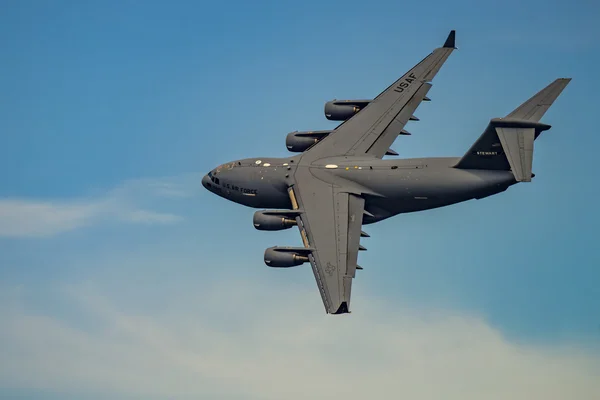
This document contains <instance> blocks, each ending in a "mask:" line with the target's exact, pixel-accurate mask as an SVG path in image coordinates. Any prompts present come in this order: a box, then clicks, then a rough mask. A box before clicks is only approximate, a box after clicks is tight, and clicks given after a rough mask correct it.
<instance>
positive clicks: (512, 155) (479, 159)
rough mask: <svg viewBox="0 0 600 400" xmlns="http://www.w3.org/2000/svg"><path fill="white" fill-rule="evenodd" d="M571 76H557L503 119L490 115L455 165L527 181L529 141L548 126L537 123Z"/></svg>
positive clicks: (530, 163) (530, 165) (529, 171)
mask: <svg viewBox="0 0 600 400" xmlns="http://www.w3.org/2000/svg"><path fill="white" fill-rule="evenodd" d="M570 81H571V78H560V79H557V80H555V81H554V82H552V83H551V84H550V85H548V86H546V87H545V88H544V89H542V90H541V91H539V92H538V93H537V94H536V95H535V96H533V97H532V98H530V99H529V100H527V101H526V102H525V103H523V104H521V105H520V106H519V107H518V108H516V109H515V110H514V111H513V112H511V113H510V114H508V115H507V116H506V117H504V118H494V119H492V120H491V121H490V123H489V125H488V126H487V128H486V130H485V131H484V132H483V133H482V134H481V136H480V137H479V139H477V141H476V142H475V143H474V144H473V146H471V148H470V149H469V151H468V152H467V153H466V154H465V155H464V156H463V157H462V158H461V159H460V161H459V162H458V164H456V166H455V168H461V169H485V170H504V171H512V173H513V174H514V176H515V180H516V181H517V182H531V178H532V173H531V167H532V164H533V144H534V141H535V139H537V137H538V136H539V135H540V133H542V132H543V131H546V130H548V129H550V125H546V124H543V123H541V122H540V119H541V118H542V116H543V115H544V114H545V113H546V111H548V109H549V108H550V106H551V105H552V103H554V101H555V100H556V99H557V97H558V96H559V95H560V93H561V92H562V91H563V89H564V88H565V87H566V86H567V85H568V84H569V82H570Z"/></svg>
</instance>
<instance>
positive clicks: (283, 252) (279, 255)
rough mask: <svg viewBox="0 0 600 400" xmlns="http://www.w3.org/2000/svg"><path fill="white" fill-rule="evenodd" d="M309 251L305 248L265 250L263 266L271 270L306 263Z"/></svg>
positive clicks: (271, 248) (273, 248)
mask: <svg viewBox="0 0 600 400" xmlns="http://www.w3.org/2000/svg"><path fill="white" fill-rule="evenodd" d="M310 251H311V250H310V249H307V248H305V247H270V248H268V249H266V250H265V264H267V265H268V266H269V267H272V268H290V267H296V266H298V265H302V264H304V263H305V262H308V261H309V260H308V255H309V254H310Z"/></svg>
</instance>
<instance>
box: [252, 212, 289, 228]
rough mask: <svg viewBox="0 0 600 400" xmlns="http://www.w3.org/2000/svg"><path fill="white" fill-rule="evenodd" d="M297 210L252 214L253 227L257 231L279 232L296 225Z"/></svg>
mask: <svg viewBox="0 0 600 400" xmlns="http://www.w3.org/2000/svg"><path fill="white" fill-rule="evenodd" d="M298 214H299V212H298V210H283V211H279V210H264V211H257V212H255V213H254V217H253V219H252V220H253V223H254V227H255V228H256V229H258V230H259V231H280V230H282V229H289V228H291V227H292V226H295V225H296V216H297V215H298Z"/></svg>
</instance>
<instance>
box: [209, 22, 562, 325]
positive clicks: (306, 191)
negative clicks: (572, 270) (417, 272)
mask: <svg viewBox="0 0 600 400" xmlns="http://www.w3.org/2000/svg"><path fill="white" fill-rule="evenodd" d="M455 48H456V47H455V31H451V32H450V34H449V35H448V38H447V39H446V42H445V43H444V45H443V46H442V47H440V48H437V49H435V50H434V51H433V52H432V53H431V54H429V55H428V56H427V57H425V58H424V59H423V60H422V61H421V62H419V63H418V64H417V65H415V66H414V67H413V68H412V69H411V70H410V71H408V72H407V73H406V74H405V75H404V76H402V77H401V78H400V79H398V80H397V81H396V82H394V83H393V84H392V85H391V86H389V87H388V88H387V89H385V90H384V91H383V92H381V93H380V94H379V95H378V96H377V97H376V98H374V99H372V100H334V101H330V102H327V103H326V104H325V116H326V117H327V118H328V119H329V120H337V121H344V122H342V123H341V124H340V125H339V126H338V127H337V128H335V129H334V130H328V131H310V132H297V131H296V132H291V133H290V134H288V136H287V138H286V144H287V148H288V150H289V151H291V152H298V153H301V154H299V155H296V156H293V157H288V158H268V157H261V158H249V159H244V160H239V161H233V162H230V163H227V164H223V165H221V166H219V167H217V168H215V169H214V170H213V171H211V172H209V173H208V174H207V175H206V176H204V177H203V179H202V184H203V185H204V187H205V188H206V189H208V190H209V191H211V192H213V193H215V194H217V195H219V196H221V197H223V198H225V199H227V200H231V201H233V202H236V203H239V204H243V205H245V206H249V207H253V208H268V209H270V210H263V211H257V212H256V213H255V214H254V226H255V227H256V229H258V230H265V231H276V230H281V229H288V228H291V227H292V226H298V228H299V230H300V236H301V238H302V242H303V244H304V246H303V247H271V248H269V249H267V250H266V251H265V255H264V261H265V263H266V264H267V265H268V266H269V267H275V268H288V267H293V266H297V265H301V264H303V263H310V265H311V266H312V271H313V274H314V276H315V279H316V282H317V286H318V288H319V292H320V293H321V298H322V299H323V304H324V306H325V310H326V312H327V313H330V314H343V313H349V312H350V311H349V306H350V291H351V287H352V279H353V278H354V276H355V274H356V270H360V269H362V268H361V267H360V266H359V265H358V264H357V258H358V252H359V251H360V250H366V249H365V248H364V247H363V246H362V245H361V244H360V238H361V237H368V236H369V235H367V234H366V233H365V232H363V231H362V225H366V224H371V223H374V222H378V221H381V220H384V219H386V218H389V217H392V216H394V215H397V214H401V213H407V212H414V211H421V210H428V209H431V208H436V207H443V206H447V205H450V204H455V203H458V202H462V201H466V200H470V199H481V198H484V197H487V196H490V195H493V194H496V193H500V192H503V191H504V190H506V189H507V188H508V187H509V186H511V185H514V184H515V183H518V182H530V181H531V178H532V177H533V176H534V174H532V172H531V167H532V161H533V144H534V140H535V139H536V138H537V137H538V135H539V134H540V133H541V132H543V131H545V130H548V129H550V125H546V124H543V123H540V122H539V121H540V119H541V117H542V116H543V115H544V113H545V112H546V111H547V110H548V108H549V107H550V106H551V105H552V103H553V102H554V101H555V100H556V98H557V97H558V95H559V94H560V93H561V92H562V90H563V89H564V88H565V86H566V85H567V84H568V83H569V81H570V78H569V79H557V80H555V81H554V82H552V83H551V84H550V85H548V86H547V87H546V88H544V89H543V90H541V91H540V92H539V93H537V94H536V95H535V96H533V97H532V98H531V99H529V100H527V101H526V102H525V103H523V104H522V105H521V106H519V107H518V108H517V109H515V110H514V111H513V112H511V113H510V114H508V115H507V116H506V117H504V118H494V119H492V120H491V121H490V122H489V124H488V126H487V128H486V129H485V131H484V132H483V133H482V134H481V136H480V137H479V139H477V141H476V142H475V143H474V144H473V145H472V146H471V148H470V149H469V150H468V151H467V152H466V153H465V155H463V156H462V157H448V158H416V159H404V160H394V159H385V160H383V159H382V158H383V156H385V155H397V153H396V152H395V151H393V150H392V149H390V145H391V144H392V143H393V142H394V141H395V139H396V137H398V135H410V133H408V132H407V131H405V130H404V125H405V124H406V123H407V122H408V121H411V120H414V121H418V119H417V118H416V117H414V116H413V112H414V111H415V109H416V108H417V107H418V106H419V104H420V103H421V101H428V100H429V99H428V98H427V97H426V95H427V92H428V91H429V89H430V88H431V84H430V83H429V82H431V80H432V79H433V77H434V76H435V75H436V74H437V72H438V71H439V70H440V68H441V67H442V65H443V64H444V62H445V61H446V59H447V58H448V56H450V53H452V51H453V50H454V49H455Z"/></svg>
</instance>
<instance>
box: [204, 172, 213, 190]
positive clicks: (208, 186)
mask: <svg viewBox="0 0 600 400" xmlns="http://www.w3.org/2000/svg"><path fill="white" fill-rule="evenodd" d="M202 186H204V188H205V189H209V188H210V186H211V184H210V178H209V177H208V175H204V177H203V178H202Z"/></svg>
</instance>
